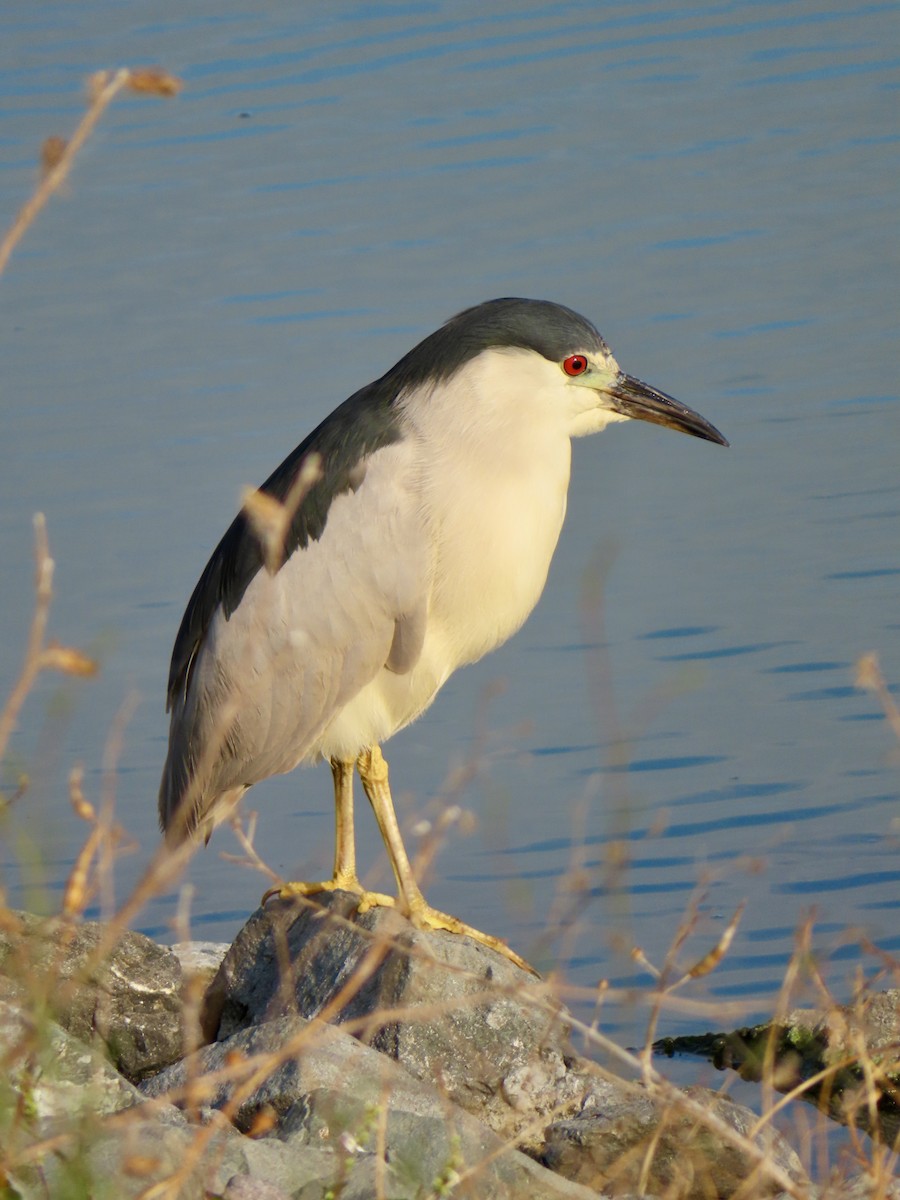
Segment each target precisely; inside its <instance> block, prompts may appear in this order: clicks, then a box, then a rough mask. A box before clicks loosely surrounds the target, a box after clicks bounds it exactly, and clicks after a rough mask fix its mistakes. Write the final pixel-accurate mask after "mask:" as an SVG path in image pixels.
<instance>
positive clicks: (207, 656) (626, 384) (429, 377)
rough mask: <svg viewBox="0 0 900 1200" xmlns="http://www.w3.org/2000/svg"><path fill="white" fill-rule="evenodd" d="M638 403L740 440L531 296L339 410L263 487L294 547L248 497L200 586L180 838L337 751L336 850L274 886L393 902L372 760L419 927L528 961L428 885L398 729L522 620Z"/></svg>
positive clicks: (179, 761) (472, 325)
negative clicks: (268, 782) (622, 365)
mask: <svg viewBox="0 0 900 1200" xmlns="http://www.w3.org/2000/svg"><path fill="white" fill-rule="evenodd" d="M628 418H636V419H638V420H642V421H651V422H653V423H654V424H657V425H666V426H668V427H669V428H671V429H680V430H682V431H683V432H684V433H689V434H692V435H693V436H694V437H699V438H704V439H706V440H707V441H710V442H717V443H719V444H720V445H723V446H725V445H727V444H728V443H727V442H726V441H725V438H723V437H722V435H721V434H720V433H719V432H718V430H717V429H715V428H713V426H712V425H710V424H709V422H708V421H706V420H704V419H703V417H701V416H699V415H698V414H697V413H695V412H692V411H691V409H689V408H686V407H685V406H684V405H683V404H679V403H678V401H677V400H673V399H672V398H671V397H670V396H667V395H665V394H664V393H663V392H658V391H656V390H655V389H654V388H652V387H648V386H647V385H646V384H644V383H641V382H640V381H639V380H637V379H633V378H632V377H631V376H629V375H625V374H623V372H622V371H620V370H619V367H618V364H617V363H616V360H615V359H614V358H613V356H612V354H611V353H610V350H609V347H608V346H607V345H606V343H605V342H604V340H603V338H602V337H601V336H600V334H599V333H598V332H597V330H596V329H595V328H594V327H593V325H591V323H590V322H589V321H587V320H585V318H584V317H581V316H579V315H578V314H577V313H575V312H572V311H571V310H570V309H568V308H563V307H562V306H561V305H559V304H553V303H550V302H549V301H544V300H518V299H504V300H491V301H488V302H487V303H485V304H480V305H478V306H477V307H475V308H470V309H467V310H466V311H465V312H462V313H460V314H459V315H458V316H456V317H453V318H452V319H451V320H450V321H448V322H447V323H446V324H445V325H443V326H442V327H441V328H440V329H438V330H437V331H436V332H435V333H433V334H431V335H430V337H427V338H425V340H424V341H423V342H420V343H419V345H418V346H416V347H415V349H413V350H411V351H410V352H409V353H408V354H407V355H406V356H405V357H404V358H402V359H401V360H400V361H399V362H398V363H397V365H396V366H394V367H392V368H391V369H390V370H389V371H388V372H387V374H386V375H383V376H382V377H381V378H380V379H378V380H376V381H375V382H374V383H370V384H369V385H368V387H364V388H362V389H361V390H360V391H358V392H356V393H355V395H353V396H351V397H350V399H349V400H346V401H345V402H344V403H343V404H342V405H340V407H339V408H336V409H335V410H334V412H333V413H332V414H331V416H329V417H326V418H325V420H324V421H323V422H322V424H321V425H319V427H318V428H317V429H316V430H314V431H313V432H312V433H311V434H310V435H309V437H307V438H306V440H305V441H303V442H301V444H300V445H299V446H298V447H297V448H296V450H294V451H293V452H292V453H291V454H290V455H289V456H288V457H287V458H286V459H285V461H284V462H283V463H282V464H281V466H280V467H278V469H277V470H276V471H275V472H274V474H273V475H271V476H270V478H269V479H268V480H267V481H266V483H264V484H263V486H262V488H261V489H260V490H261V493H262V495H263V500H262V501H261V503H262V504H263V506H264V507H265V506H266V504H268V505H269V506H270V507H271V508H272V509H273V510H275V511H276V514H277V512H283V513H284V522H283V541H281V540H279V545H278V547H277V552H276V553H275V555H274V556H272V555H271V554H270V553H269V552H268V551H267V549H266V538H265V537H264V536H263V535H262V534H261V532H260V530H259V528H258V527H257V526H258V524H259V522H258V520H257V519H256V518H255V517H254V514H253V508H254V506H253V505H251V506H250V511H248V510H247V509H245V510H244V511H242V512H241V514H240V515H239V516H238V517H237V518H236V519H235V520H234V521H233V522H232V524H231V527H230V528H229V529H228V532H227V533H226V534H225V536H224V537H223V538H222V540H221V542H220V543H219V545H218V547H217V548H216V550H215V551H214V553H213V556H212V558H211V559H210V560H209V563H208V564H207V566H206V569H205V571H204V572H203V574H202V575H201V577H200V581H199V583H198V584H197V586H196V588H195V589H194V594H193V595H192V596H191V599H190V602H189V603H188V606H187V611H186V612H185V614H184V618H183V620H182V622H181V628H180V629H179V631H178V637H177V639H176V641H175V649H174V651H173V654H172V666H171V671H170V674H169V708H170V710H171V713H172V717H171V727H170V731H169V753H168V758H167V760H166V766H165V770H164V772H163V777H162V785H161V788H160V794H159V811H160V819H161V822H162V826H163V829H164V830H165V832H166V835H167V838H168V839H170V840H171V841H172V842H173V843H178V842H181V841H182V840H184V839H185V838H186V837H188V836H189V835H191V834H194V833H201V834H203V835H205V836H206V837H207V838H208V837H209V834H210V833H211V832H212V829H213V827H214V826H215V825H216V824H217V823H218V822H219V821H220V820H222V818H223V817H225V816H226V815H227V814H228V813H229V812H230V810H231V809H232V808H233V807H234V805H235V804H236V803H237V802H238V800H240V798H241V796H243V794H244V792H245V791H246V790H247V789H248V788H249V787H252V786H253V784H255V783H259V781H260V780H262V779H265V778H267V777H268V776H269V775H276V774H280V773H282V772H285V771H290V770H292V768H294V767H296V766H297V765H298V764H299V763H303V762H317V761H319V760H321V759H327V760H328V761H329V762H330V764H331V770H332V773H333V776H334V799H335V807H336V811H337V817H336V847H335V856H334V872H333V874H332V877H331V879H329V880H326V881H324V882H321V883H291V884H285V885H284V886H283V887H282V888H280V889H277V891H278V892H279V893H280V894H281V895H296V894H301V895H314V894H316V893H318V892H322V891H330V890H333V889H337V888H341V889H345V890H347V891H350V892H354V893H357V894H358V895H359V897H360V907H361V908H366V907H371V906H372V905H373V904H391V903H393V901H392V900H391V898H390V897H387V896H382V895H380V894H379V893H372V892H366V891H365V890H364V889H363V887H362V885H361V884H360V882H359V879H358V877H357V873H356V856H355V847H354V837H353V794H352V792H353V771H354V766H355V768H356V770H357V771H358V772H359V775H360V778H361V780H362V784H363V788H364V789H365V792H366V795H367V796H368V798H369V801H370V803H371V805H372V809H373V810H374V813H375V818H376V820H377V822H378V826H379V828H380V830H381V834H382V837H383V838H384V843H385V846H386V847H387V852H388V856H389V857H390V861H391V866H392V867H393V870H394V875H395V877H396V881H397V888H398V892H399V898H398V903H399V906H400V907H401V908H402V910H403V911H404V912H405V913H407V914H408V915H409V916H410V917H411V919H412V920H413V922H414V923H415V924H417V925H418V926H419V927H421V928H430V929H449V930H452V931H454V932H458V933H468V934H471V935H472V936H474V937H477V938H479V939H480V940H481V941H483V942H485V943H486V944H488V945H491V946H494V947H495V948H498V949H501V950H503V951H504V952H506V953H508V954H509V955H510V957H512V958H514V959H515V961H521V960H519V959H518V958H517V957H516V956H515V955H513V954H512V953H511V952H510V951H508V950H507V948H506V947H505V945H504V944H503V943H501V942H499V941H498V940H497V939H496V938H493V937H490V936H489V935H486V934H483V933H480V932H478V931H477V930H473V929H471V928H470V927H469V926H467V925H463V924H462V922H460V921H458V920H457V919H456V918H455V917H451V916H448V915H447V914H445V913H440V912H437V911H436V910H434V909H432V908H431V907H430V906H429V905H428V904H427V903H426V901H425V898H424V897H423V895H422V892H421V891H420V889H419V886H418V884H417V883H416V880H415V878H414V875H413V872H412V869H411V867H410V862H409V859H408V857H407V854H406V850H405V848H404V845H403V840H402V838H401V836H400V829H399V826H398V824H397V818H396V816H395V813H394V806H393V802H392V800H391V793H390V788H389V786H388V772H387V764H386V762H385V760H384V758H383V757H382V754H381V750H380V749H379V746H380V744H381V743H382V742H383V741H384V740H385V739H386V738H389V737H390V736H391V734H393V733H396V731H397V730H398V729H402V728H403V726H404V725H408V724H409V722H410V721H412V720H414V719H415V718H416V717H417V716H418V715H419V714H420V713H422V712H424V710H425V709H426V708H427V707H428V706H429V704H431V702H432V700H434V698H435V696H436V695H437V693H438V691H439V689H440V688H441V685H442V684H443V683H445V682H446V680H447V679H448V678H449V676H450V675H451V674H452V673H453V672H454V671H455V670H456V669H457V667H461V666H463V665H464V664H465V663H471V662H475V660H476V659H479V658H481V657H482V655H484V654H487V652H488V651H489V650H493V649H494V648H495V647H496V646H499V645H500V644H501V642H505V641H506V639H507V638H508V637H510V636H511V635H512V634H513V633H515V632H516V630H517V629H518V628H519V626H520V625H521V624H522V623H523V621H524V620H525V618H526V617H527V616H528V614H529V613H530V612H531V610H532V609H533V608H534V606H535V604H536V603H537V601H538V598H539V596H540V594H541V592H542V590H543V587H544V583H545V581H546V578H547V571H548V569H549V566H550V560H551V558H552V557H553V551H554V549H555V547H556V543H557V539H558V538H559V533H560V529H561V527H562V523H563V517H564V515H565V511H566V493H567V489H568V485H569V469H570V460H571V439H572V438H573V437H581V436H583V435H585V434H589V433H597V432H598V431H599V430H601V429H603V428H604V427H605V426H606V425H608V424H610V423H611V422H613V421H624V420H627V419H628ZM266 497H268V500H266V499H265V498H266ZM257 500H258V502H259V498H258V497H257ZM275 502H279V503H275ZM280 505H283V506H285V507H284V508H281V507H280ZM276 525H277V522H276Z"/></svg>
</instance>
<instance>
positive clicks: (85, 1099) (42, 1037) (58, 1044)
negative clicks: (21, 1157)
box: [0, 1000, 143, 1132]
mask: <svg viewBox="0 0 900 1200" xmlns="http://www.w3.org/2000/svg"><path fill="white" fill-rule="evenodd" d="M0 1057H2V1060H3V1062H4V1063H5V1064H6V1066H5V1070H4V1088H8V1089H9V1090H10V1091H11V1092H12V1093H13V1094H14V1095H15V1096H17V1097H18V1098H19V1099H20V1101H21V1102H22V1104H24V1105H25V1107H26V1108H27V1112H28V1117H29V1121H30V1122H32V1123H36V1124H39V1125H41V1126H42V1127H44V1131H45V1132H50V1129H49V1128H47V1127H51V1126H53V1125H54V1123H58V1122H60V1121H62V1122H65V1123H67V1124H68V1123H71V1122H72V1121H76V1122H77V1121H78V1120H84V1119H85V1118H92V1117H98V1116H103V1115H105V1114H107V1113H112V1112H118V1111H119V1110H120V1109H123V1108H129V1107H131V1105H133V1104H135V1103H137V1102H139V1101H140V1100H142V1099H143V1097H142V1096H141V1094H140V1092H139V1091H138V1090H137V1088H135V1087H134V1086H133V1085H132V1084H130V1083H128V1082H127V1080H125V1079H123V1078H122V1076H121V1075H120V1074H119V1073H118V1071H116V1070H115V1069H114V1068H113V1067H112V1066H110V1064H109V1063H108V1062H107V1061H106V1059H105V1058H104V1057H103V1056H102V1055H100V1054H98V1053H97V1052H96V1051H95V1050H93V1049H92V1048H91V1047H90V1046H87V1045H86V1044H85V1043H84V1042H82V1041H80V1040H79V1039H77V1038H74V1037H72V1035H71V1034H70V1033H67V1032H66V1030H64V1029H62V1028H61V1027H60V1026H59V1025H57V1024H56V1023H55V1022H54V1021H52V1020H50V1018H49V1017H44V1018H43V1019H42V1020H38V1021H36V1020H35V1019H34V1017H33V1016H31V1015H26V1014H25V1013H24V1012H23V1011H22V1010H21V1009H20V1008H18V1007H17V1006H16V1005H14V1004H10V1003H9V1002H8V1001H5V1000H0Z"/></svg>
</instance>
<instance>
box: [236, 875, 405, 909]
mask: <svg viewBox="0 0 900 1200" xmlns="http://www.w3.org/2000/svg"><path fill="white" fill-rule="evenodd" d="M322 892H350V893H352V895H354V896H358V897H359V904H358V906H357V907H358V911H359V912H368V911H369V909H370V908H378V907H381V908H393V907H394V905H395V904H396V901H395V900H394V897H393V896H386V895H385V894H384V893H383V892H370V891H367V889H366V888H364V887H363V885H362V884H361V883H360V882H359V880H358V879H357V878H356V876H355V875H336V876H335V877H334V879H323V880H321V881H320V882H318V883H303V882H290V883H280V884H277V885H276V886H275V887H270V888H269V889H268V891H267V892H265V894H264V895H263V898H262V900H261V902H260V905H261V907H263V908H265V906H266V905H267V904H268V902H269V901H270V900H271V899H273V897H276V896H277V897H278V899H279V900H291V899H293V898H294V897H295V896H318V895H321V894H322Z"/></svg>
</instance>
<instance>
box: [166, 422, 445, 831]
mask: <svg viewBox="0 0 900 1200" xmlns="http://www.w3.org/2000/svg"><path fill="white" fill-rule="evenodd" d="M415 455H416V447H415V443H414V442H413V441H412V440H396V439H394V440H392V441H391V442H390V443H388V444H387V445H382V446H379V447H376V448H375V449H374V450H372V451H371V452H370V453H367V454H365V453H364V454H362V455H361V456H358V457H357V460H356V463H355V465H354V467H353V469H352V471H350V470H349V469H348V472H347V479H348V481H351V480H352V483H351V482H348V486H347V488H346V489H344V490H340V491H337V490H335V492H334V494H333V495H332V496H331V497H330V503H329V504H328V506H327V510H326V514H325V515H327V520H324V521H323V522H322V528H321V529H320V530H319V531H318V536H317V537H307V539H306V543H305V545H304V544H301V542H300V540H299V539H298V540H297V544H296V545H295V546H294V547H293V552H292V553H290V556H289V557H288V558H287V560H286V561H285V562H284V564H283V565H282V567H281V568H280V569H279V570H278V571H277V572H276V573H275V574H274V575H272V574H269V573H268V572H267V571H266V570H265V569H264V568H263V569H259V568H257V569H256V571H255V572H254V573H253V574H252V576H251V577H250V578H249V579H247V580H245V581H242V583H243V587H242V590H241V591H240V594H239V595H238V596H237V597H236V599H235V598H234V597H235V589H232V592H231V600H230V602H229V593H228V592H227V589H226V592H225V594H224V595H223V596H222V597H221V598H219V599H218V601H217V602H216V603H215V605H214V606H213V605H212V604H211V601H210V598H209V596H208V595H207V596H204V595H203V594H201V595H200V596H199V598H198V595H197V592H195V595H194V598H192V606H193V619H194V622H195V623H196V617H197V614H198V613H202V612H203V610H204V604H205V606H206V608H207V609H210V612H209V615H208V617H207V619H206V627H205V629H204V630H203V631H202V633H201V634H200V637H199V641H196V640H195V641H194V642H193V643H192V644H190V645H188V644H187V642H186V643H185V644H183V645H182V646H181V647H180V660H179V664H178V667H177V668H176V657H178V655H179V645H178V643H176V654H175V655H173V673H172V681H171V689H170V697H169V700H170V706H171V711H172V716H171V727H170V738H169V756H168V760H167V763H166V768H165V771H164V774H163V782H162V785H161V788H160V818H161V822H162V824H163V828H164V829H166V830H167V831H170V833H171V836H173V837H175V838H180V837H183V836H185V835H186V834H187V833H188V832H190V831H191V830H192V829H193V828H195V827H196V826H198V825H201V824H203V823H205V822H208V818H209V815H210V813H211V812H212V810H213V808H214V806H215V805H216V802H217V800H218V799H219V798H220V797H221V796H223V795H224V794H226V793H233V794H237V795H239V794H240V793H241V792H242V791H243V790H244V789H245V788H247V787H249V786H251V785H252V784H253V783H256V782H258V781H259V780H261V779H264V778H266V777H267V776H269V775H273V774H277V773H280V772H283V771H288V770H290V769H291V768H292V767H294V766H296V765H297V763H298V762H300V761H302V760H303V759H304V758H309V757H314V756H315V755H316V752H317V751H316V743H317V741H318V739H319V738H320V737H321V736H322V734H323V732H324V731H325V730H326V729H327V727H328V725H329V724H330V723H331V722H332V721H333V720H334V718H335V717H336V716H337V715H338V714H339V713H340V712H341V710H342V709H343V707H344V706H345V705H346V704H348V703H349V701H350V700H352V699H353V698H354V697H355V696H356V695H357V694H358V693H359V691H360V690H361V689H362V688H364V687H365V686H366V684H368V683H369V682H370V681H371V680H372V679H373V678H374V677H375V676H376V675H377V674H378V672H379V671H381V670H382V669H384V668H385V667H387V668H388V669H389V670H390V671H393V672H396V673H400V674H404V673H406V672H408V671H410V670H411V669H412V668H413V666H414V665H415V663H416V661H417V660H418V657H419V654H420V652H421V649H422V644H423V641H424V637H425V630H426V624H427V611H428V602H429V595H430V589H431V571H432V564H431V553H430V549H429V538H428V535H427V530H426V528H425V523H424V519H423V516H422V513H421V504H420V496H419V485H418V474H417V468H416V461H415ZM296 469H297V468H296V467H295V470H296ZM229 534H231V531H229ZM227 536H228V535H226V537H227ZM245 536H246V537H252V534H250V533H249V531H248V532H247V533H246V534H245ZM220 549H221V548H220ZM239 549H240V553H241V555H243V558H244V559H245V560H246V559H248V558H250V556H251V552H250V550H249V547H247V546H241V547H239ZM232 550H233V547H232ZM217 553H218V552H217ZM211 568H212V569H213V573H212V576H211ZM215 568H216V559H215V556H214V558H213V560H211V563H210V566H209V567H207V571H206V572H205V573H204V578H205V579H207V580H209V578H210V577H212V578H213V580H215ZM202 583H203V579H201V584H202ZM199 588H200V585H198V590H199ZM212 594H213V595H215V591H214V590H213V593H212ZM191 617H192V612H191V606H189V610H188V612H187V613H186V614H185V619H184V622H183V623H182V634H180V637H182V635H184V639H187V640H188V641H190V639H192V638H193V639H196V634H195V633H194V632H193V631H192V625H191ZM185 631H186V632H185ZM374 732H375V733H377V734H378V736H379V737H380V736H384V733H383V731H378V730H375V731H374ZM360 736H361V738H362V739H364V740H361V741H360V745H359V747H358V748H359V749H362V747H363V746H364V745H366V744H369V743H368V741H367V740H365V739H366V738H367V737H368V736H369V734H368V731H366V730H364V729H363V730H361V732H360ZM373 740H375V739H374V737H373Z"/></svg>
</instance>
